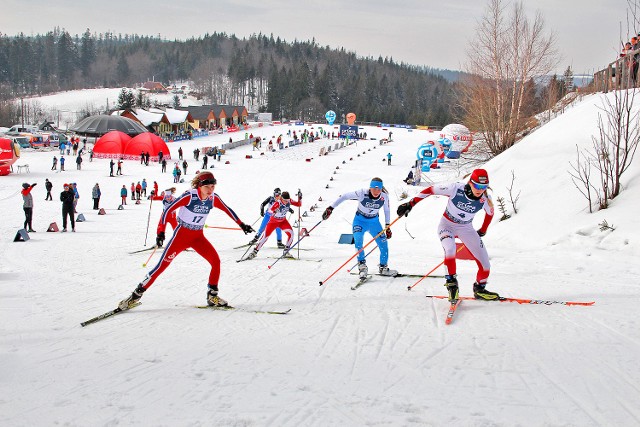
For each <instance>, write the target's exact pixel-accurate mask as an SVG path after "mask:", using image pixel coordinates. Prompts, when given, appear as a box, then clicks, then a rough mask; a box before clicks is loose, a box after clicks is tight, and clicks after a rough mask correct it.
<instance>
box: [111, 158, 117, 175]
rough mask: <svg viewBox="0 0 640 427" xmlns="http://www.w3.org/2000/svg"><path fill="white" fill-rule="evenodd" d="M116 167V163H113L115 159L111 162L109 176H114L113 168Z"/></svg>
mask: <svg viewBox="0 0 640 427" xmlns="http://www.w3.org/2000/svg"><path fill="white" fill-rule="evenodd" d="M115 165H116V162H114V161H113V159H111V161H109V176H113V167H114V166H115Z"/></svg>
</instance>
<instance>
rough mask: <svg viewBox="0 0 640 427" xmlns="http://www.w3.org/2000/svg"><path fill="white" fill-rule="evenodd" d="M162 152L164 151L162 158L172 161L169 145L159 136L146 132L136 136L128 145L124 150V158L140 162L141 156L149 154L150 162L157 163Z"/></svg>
mask: <svg viewBox="0 0 640 427" xmlns="http://www.w3.org/2000/svg"><path fill="white" fill-rule="evenodd" d="M160 151H162V156H163V157H164V158H165V159H171V154H170V153H169V147H167V143H166V142H164V140H163V139H162V138H160V137H159V136H158V135H156V134H154V133H151V132H145V133H141V134H140V135H137V136H135V137H134V138H132V139H131V141H129V142H128V143H127V145H126V147H125V148H124V158H125V159H133V160H140V154H141V153H142V152H145V153H149V156H150V157H149V158H150V160H152V161H154V162H157V161H158V153H159V152H160Z"/></svg>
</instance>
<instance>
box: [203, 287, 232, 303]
mask: <svg viewBox="0 0 640 427" xmlns="http://www.w3.org/2000/svg"><path fill="white" fill-rule="evenodd" d="M207 305H208V306H209V307H228V306H229V304H228V303H227V302H226V301H225V300H223V299H222V298H220V297H219V296H218V286H217V285H209V290H208V291H207Z"/></svg>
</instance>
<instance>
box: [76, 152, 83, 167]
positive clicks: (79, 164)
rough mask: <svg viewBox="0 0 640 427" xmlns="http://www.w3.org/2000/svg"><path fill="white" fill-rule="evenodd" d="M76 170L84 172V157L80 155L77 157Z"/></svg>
mask: <svg viewBox="0 0 640 427" xmlns="http://www.w3.org/2000/svg"><path fill="white" fill-rule="evenodd" d="M76 169H78V170H82V156H81V155H80V154H78V157H76Z"/></svg>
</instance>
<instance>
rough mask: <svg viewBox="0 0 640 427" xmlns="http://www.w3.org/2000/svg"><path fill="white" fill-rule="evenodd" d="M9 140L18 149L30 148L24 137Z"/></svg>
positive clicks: (29, 143)
mask: <svg viewBox="0 0 640 427" xmlns="http://www.w3.org/2000/svg"><path fill="white" fill-rule="evenodd" d="M10 138H11V139H12V140H13V142H15V143H16V144H18V145H19V146H20V148H31V142H30V141H29V138H27V137H26V136H12V137H10Z"/></svg>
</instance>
